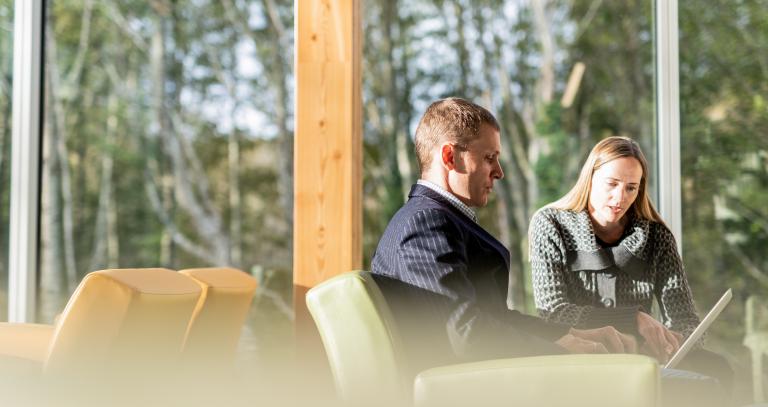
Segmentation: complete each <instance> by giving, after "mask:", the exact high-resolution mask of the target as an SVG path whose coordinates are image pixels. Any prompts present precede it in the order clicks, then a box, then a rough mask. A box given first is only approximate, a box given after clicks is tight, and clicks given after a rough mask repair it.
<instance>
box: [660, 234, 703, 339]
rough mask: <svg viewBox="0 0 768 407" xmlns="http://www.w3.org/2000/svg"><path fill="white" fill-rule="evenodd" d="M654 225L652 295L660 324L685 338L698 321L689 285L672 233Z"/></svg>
mask: <svg viewBox="0 0 768 407" xmlns="http://www.w3.org/2000/svg"><path fill="white" fill-rule="evenodd" d="M655 227H656V228H655V229H656V233H655V236H654V243H655V248H656V250H655V254H654V256H655V259H654V268H655V282H654V295H655V296H656V299H657V300H658V302H659V308H660V311H661V317H662V321H663V322H664V325H666V327H667V328H669V329H671V330H673V331H675V332H679V333H681V334H682V335H683V336H685V337H688V336H689V335H690V334H691V333H692V332H693V330H694V329H696V326H697V325H698V324H699V317H698V316H697V315H696V307H695V305H694V304H693V296H692V295H691V288H690V287H689V286H688V278H687V277H686V275H685V270H684V269H683V262H682V259H681V258H680V254H679V253H678V251H677V244H676V243H675V237H674V235H672V232H670V231H669V229H667V228H666V227H665V226H664V225H662V224H656V225H655Z"/></svg>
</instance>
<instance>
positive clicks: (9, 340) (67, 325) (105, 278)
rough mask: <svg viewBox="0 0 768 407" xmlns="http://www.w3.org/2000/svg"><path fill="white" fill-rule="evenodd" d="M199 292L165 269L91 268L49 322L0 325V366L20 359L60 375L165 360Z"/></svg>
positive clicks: (175, 350)
mask: <svg viewBox="0 0 768 407" xmlns="http://www.w3.org/2000/svg"><path fill="white" fill-rule="evenodd" d="M200 293H201V289H200V287H199V286H198V285H197V284H195V283H194V282H193V281H192V280H190V279H189V278H187V277H186V276H183V275H180V274H178V273H176V272H174V271H172V270H168V269H113V270H102V271H95V272H92V273H90V274H88V275H87V276H85V278H84V279H83V281H82V282H81V283H80V285H79V286H78V287H77V289H76V290H75V292H74V293H73V294H72V296H71V297H70V299H69V302H68V303H67V305H66V307H65V309H64V311H63V312H62V314H61V315H60V317H59V318H57V321H56V323H55V324H54V325H41V324H16V323H2V324H0V364H2V368H3V369H6V371H7V369H9V368H10V369H16V368H18V366H20V365H22V364H24V365H25V366H27V368H28V370H29V371H32V372H35V373H37V374H42V373H45V374H46V375H57V374H59V375H62V376H64V375H66V376H70V375H72V374H74V373H79V374H89V375H94V376H95V375H100V374H103V373H106V372H110V373H111V374H114V373H115V372H127V371H130V369H140V370H141V371H145V369H147V368H148V367H149V366H155V365H159V364H161V363H167V365H170V364H172V363H173V362H174V361H175V360H177V359H178V357H179V355H180V352H181V345H182V342H183V339H184V336H185V334H186V330H187V326H188V324H189V320H190V318H191V316H192V312H193V310H194V308H195V306H196V304H197V301H198V299H199V297H200ZM22 361H23V362H22ZM9 366H10V367H9Z"/></svg>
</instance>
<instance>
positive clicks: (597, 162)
mask: <svg viewBox="0 0 768 407" xmlns="http://www.w3.org/2000/svg"><path fill="white" fill-rule="evenodd" d="M529 233H530V244H531V256H530V257H531V265H532V272H533V289H534V296H535V301H536V307H537V308H538V309H539V312H540V313H541V314H542V316H544V317H546V318H547V319H549V320H551V321H556V322H561V323H566V324H570V325H572V326H576V327H592V326H603V325H613V326H614V327H615V328H617V329H619V330H620V331H623V332H627V333H632V334H634V335H636V336H637V337H638V340H639V342H640V343H643V342H644V344H643V348H642V349H643V350H644V352H645V353H647V354H649V355H651V356H654V357H656V358H657V359H659V360H660V361H662V362H665V361H667V360H668V359H669V358H670V357H671V356H672V355H673V354H674V352H675V351H676V350H677V348H678V347H679V346H680V345H681V343H682V339H683V338H684V337H687V336H688V335H689V334H690V333H691V332H692V331H693V329H694V328H695V327H696V325H698V323H699V318H698V316H697V315H696V310H695V307H694V304H693V300H692V296H691V290H690V288H689V286H688V282H687V279H686V276H685V272H684V271H683V264H682V260H681V258H680V255H679V254H678V251H677V246H676V243H675V238H674V236H673V235H672V233H671V232H670V231H669V229H668V228H667V226H666V225H665V224H664V222H663V221H662V219H661V217H660V216H659V214H658V212H656V210H655V209H654V207H653V204H652V203H651V201H650V199H649V197H648V163H647V161H646V159H645V156H644V155H643V153H642V151H641V150H640V147H639V146H638V144H637V143H636V142H635V141H633V140H631V139H629V138H626V137H609V138H607V139H605V140H602V141H601V142H599V143H598V144H597V145H596V146H595V147H594V148H593V149H592V152H591V153H590V154H589V157H588V158H587V161H586V163H585V164H584V167H582V169H581V173H580V175H579V179H578V181H577V182H576V185H575V186H574V187H573V188H572V189H571V190H570V191H569V192H568V193H567V194H566V195H565V196H563V197H562V198H561V199H560V200H558V201H556V202H553V203H551V204H549V205H547V206H545V207H544V208H542V209H540V210H539V211H538V212H537V213H536V214H535V215H534V216H533V219H532V220H531V225H530V229H529ZM654 298H655V299H656V300H657V301H658V304H659V309H660V311H661V316H662V320H663V321H664V324H662V323H660V322H658V321H656V320H655V319H654V318H653V317H651V316H650V312H651V305H652V302H653V300H654ZM697 353H699V352H697ZM710 355H712V356H716V355H713V354H710ZM706 358H707V359H710V357H709V356H708V357H706ZM717 358H719V357H717ZM688 359H689V358H688ZM721 362H723V363H725V361H724V360H721ZM715 363H716V364H721V363H720V362H715ZM717 369H718V370H719V367H718V368H717ZM701 370H702V369H699V371H701ZM704 370H711V369H709V368H705V369H704ZM718 376H719V375H718ZM724 384H725V383H724Z"/></svg>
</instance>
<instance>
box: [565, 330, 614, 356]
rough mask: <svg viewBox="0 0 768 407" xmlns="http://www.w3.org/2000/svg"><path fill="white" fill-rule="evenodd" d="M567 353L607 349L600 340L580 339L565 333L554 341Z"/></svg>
mask: <svg viewBox="0 0 768 407" xmlns="http://www.w3.org/2000/svg"><path fill="white" fill-rule="evenodd" d="M555 343H556V344H558V345H560V347H562V348H565V350H567V351H568V352H569V353H608V349H606V348H605V346H604V345H603V344H602V343H600V342H595V341H590V340H589V339H581V338H579V337H578V336H576V335H573V334H567V335H565V336H563V337H562V338H560V339H558V340H557V341H555Z"/></svg>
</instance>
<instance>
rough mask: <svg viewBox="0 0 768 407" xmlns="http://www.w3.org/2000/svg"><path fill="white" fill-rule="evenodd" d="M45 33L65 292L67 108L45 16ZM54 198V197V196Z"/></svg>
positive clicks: (72, 266) (68, 285)
mask: <svg viewBox="0 0 768 407" xmlns="http://www.w3.org/2000/svg"><path fill="white" fill-rule="evenodd" d="M45 27H46V28H45V34H46V46H45V51H46V73H47V78H48V98H49V99H48V102H49V103H48V108H49V109H50V110H51V112H50V114H49V115H48V119H49V120H51V121H52V122H51V127H49V129H50V130H51V132H50V133H49V136H51V140H50V148H51V155H50V157H51V158H53V159H54V160H56V161H55V164H56V165H58V169H57V170H56V171H58V176H57V177H54V179H52V180H51V181H53V182H56V181H58V183H59V185H56V186H53V187H54V188H56V189H57V190H58V191H57V192H58V194H59V196H60V199H61V206H60V207H59V208H56V209H58V210H60V213H61V215H60V216H61V239H62V241H61V242H60V243H61V244H62V245H63V251H62V255H63V257H62V259H63V260H64V268H63V271H64V277H65V278H64V282H63V288H64V289H66V292H72V291H73V290H74V288H75V285H76V284H77V268H76V261H75V249H74V233H73V231H74V224H73V219H72V187H71V183H70V171H69V160H68V153H67V141H66V140H67V132H66V119H65V116H66V111H65V109H64V105H63V103H62V101H61V100H59V99H58V96H57V92H58V91H59V90H60V89H61V88H62V82H61V76H60V74H59V69H58V68H59V65H58V58H57V48H56V38H55V36H54V33H53V19H52V18H51V16H50V15H49V16H48V22H47V24H46V25H45ZM54 199H57V198H54Z"/></svg>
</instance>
